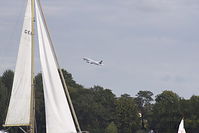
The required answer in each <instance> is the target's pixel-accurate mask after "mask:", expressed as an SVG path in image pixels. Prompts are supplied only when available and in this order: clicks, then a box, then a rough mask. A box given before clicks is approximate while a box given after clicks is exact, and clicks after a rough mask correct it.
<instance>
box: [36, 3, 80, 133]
mask: <svg viewBox="0 0 199 133" xmlns="http://www.w3.org/2000/svg"><path fill="white" fill-rule="evenodd" d="M35 7H36V18H37V31H38V40H39V52H40V61H41V67H42V77H43V88H44V99H45V109H46V110H45V111H46V130H47V133H77V131H76V128H75V124H74V121H73V117H72V115H71V111H70V107H69V105H68V101H67V98H66V95H65V92H64V88H63V85H62V81H61V79H60V75H59V72H58V64H57V60H56V56H55V53H54V49H53V45H52V42H51V39H50V35H49V33H48V30H47V26H46V23H45V19H44V16H43V12H42V10H41V6H40V4H39V3H38V2H37V1H36V2H35Z"/></svg>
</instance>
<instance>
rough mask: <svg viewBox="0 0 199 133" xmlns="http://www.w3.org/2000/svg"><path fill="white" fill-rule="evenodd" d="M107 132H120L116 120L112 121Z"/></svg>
mask: <svg viewBox="0 0 199 133" xmlns="http://www.w3.org/2000/svg"><path fill="white" fill-rule="evenodd" d="M105 133H118V130H117V126H116V125H115V123H114V122H111V123H110V124H109V125H108V127H107V128H106V129H105Z"/></svg>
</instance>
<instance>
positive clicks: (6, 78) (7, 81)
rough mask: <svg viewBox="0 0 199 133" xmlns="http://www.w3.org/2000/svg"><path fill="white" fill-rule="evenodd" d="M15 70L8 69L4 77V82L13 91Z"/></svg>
mask: <svg viewBox="0 0 199 133" xmlns="http://www.w3.org/2000/svg"><path fill="white" fill-rule="evenodd" d="M13 78H14V72H13V71H12V70H6V71H5V72H4V73H3V75H2V77H1V80H2V83H3V84H4V85H5V87H6V88H7V89H9V91H10V92H11V89H12V84H13Z"/></svg>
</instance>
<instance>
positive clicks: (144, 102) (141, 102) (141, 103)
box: [135, 91, 153, 129]
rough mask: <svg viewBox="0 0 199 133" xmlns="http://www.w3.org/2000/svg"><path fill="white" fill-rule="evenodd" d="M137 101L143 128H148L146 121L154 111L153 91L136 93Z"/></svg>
mask: <svg viewBox="0 0 199 133" xmlns="http://www.w3.org/2000/svg"><path fill="white" fill-rule="evenodd" d="M136 96H137V97H136V98H135V101H136V103H137V105H138V109H139V112H140V113H141V123H142V128H143V129H145V128H146V124H145V123H144V121H148V120H149V119H150V114H151V111H152V103H151V102H152V101H153V98H152V96H153V93H152V92H151V91H139V92H138V93H137V94H136Z"/></svg>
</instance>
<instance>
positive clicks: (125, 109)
mask: <svg viewBox="0 0 199 133" xmlns="http://www.w3.org/2000/svg"><path fill="white" fill-rule="evenodd" d="M62 72H63V75H64V78H65V80H66V83H67V87H68V89H69V92H70V95H71V99H72V102H73V105H74V108H75V111H76V114H77V117H78V120H79V123H80V126H81V128H82V130H84V131H89V132H90V133H147V131H149V130H150V129H153V130H154V131H156V132H161V133H172V132H177V129H178V125H179V123H180V121H181V119H182V118H184V119H185V129H186V131H187V132H191V133H198V131H199V126H198V125H199V112H198V111H197V110H199V96H192V97H191V98H190V99H183V98H180V97H179V96H178V95H177V94H176V93H174V92H172V91H163V92H162V93H161V94H159V95H157V96H156V97H155V102H153V98H152V97H153V93H152V92H150V91H139V92H138V93H137V95H136V97H135V98H134V97H131V96H130V95H128V94H124V95H121V96H120V97H116V96H115V95H114V94H113V93H112V91H111V90H109V89H105V88H103V87H101V86H94V87H92V88H84V87H83V86H82V85H80V84H78V83H76V81H75V80H74V79H73V77H72V75H71V74H70V73H68V72H67V71H66V70H62ZM13 76H14V73H13V72H12V71H11V70H7V71H5V72H4V73H3V74H2V76H1V77H0V105H1V107H0V129H2V128H3V127H2V124H3V123H4V121H5V117H6V112H7V108H8V104H9V99H10V94H11V89H12V82H13ZM35 97H36V120H37V129H38V132H46V129H45V105H44V96H43V85H42V75H41V74H40V73H39V74H37V75H36V76H35ZM152 102H153V104H152ZM139 113H141V114H142V115H141V116H142V117H141V118H140V117H139ZM143 127H144V130H143ZM9 131H10V132H11V133H21V131H20V130H19V128H11V129H10V130H9Z"/></svg>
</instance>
